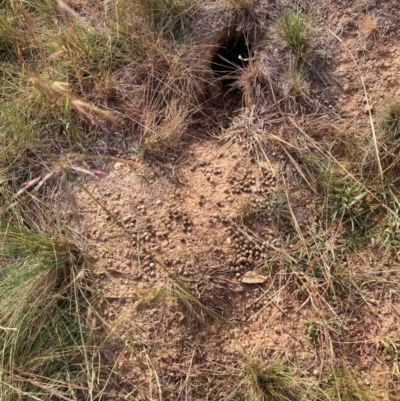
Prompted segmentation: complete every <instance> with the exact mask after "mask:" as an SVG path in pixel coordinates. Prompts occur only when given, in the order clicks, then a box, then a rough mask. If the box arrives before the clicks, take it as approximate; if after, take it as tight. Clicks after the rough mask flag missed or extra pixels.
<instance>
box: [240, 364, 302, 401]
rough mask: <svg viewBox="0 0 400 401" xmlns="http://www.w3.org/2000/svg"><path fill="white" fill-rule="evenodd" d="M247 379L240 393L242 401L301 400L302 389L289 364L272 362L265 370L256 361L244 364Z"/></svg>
mask: <svg viewBox="0 0 400 401" xmlns="http://www.w3.org/2000/svg"><path fill="white" fill-rule="evenodd" d="M244 365H245V368H244V372H245V378H244V380H243V387H242V388H241V389H240V391H239V394H240V396H239V400H241V401H250V400H251V401H253V400H254V401H294V400H297V399H299V398H300V396H301V393H302V391H301V388H300V386H299V385H298V383H297V381H296V377H295V375H294V374H293V373H292V372H291V371H290V369H289V366H288V364H287V363H285V362H284V361H281V360H276V361H273V362H271V364H270V365H269V366H267V367H265V368H262V367H261V366H260V364H259V363H258V362H257V361H255V360H254V359H251V360H247V361H245V362H244Z"/></svg>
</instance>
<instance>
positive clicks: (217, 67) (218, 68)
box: [211, 34, 251, 89]
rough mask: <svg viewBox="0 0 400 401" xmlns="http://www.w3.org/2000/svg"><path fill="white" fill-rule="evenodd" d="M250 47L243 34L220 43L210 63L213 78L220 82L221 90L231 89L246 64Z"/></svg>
mask: <svg viewBox="0 0 400 401" xmlns="http://www.w3.org/2000/svg"><path fill="white" fill-rule="evenodd" d="M250 53H251V46H250V44H249V43H248V41H247V40H246V38H245V36H244V35H243V34H241V35H239V36H235V37H233V38H229V39H227V40H226V42H224V43H222V44H221V45H220V46H219V48H218V50H217V51H216V52H215V54H214V57H213V59H212V61H211V68H212V70H213V73H214V76H215V78H216V79H218V80H219V81H220V82H221V85H222V89H226V88H227V87H231V86H232V84H233V83H234V82H235V81H236V80H237V79H238V78H239V75H240V71H241V69H242V68H244V67H246V66H247V64H248V61H247V60H248V58H249V57H250Z"/></svg>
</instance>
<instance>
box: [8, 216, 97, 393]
mask: <svg viewBox="0 0 400 401" xmlns="http://www.w3.org/2000/svg"><path fill="white" fill-rule="evenodd" d="M1 236H2V238H3V241H2V246H1V250H0V260H1V264H2V269H1V273H0V280H1V284H0V309H1V313H0V326H1V327H0V348H1V350H2V351H1V354H0V396H1V398H2V399H4V400H10V401H12V400H21V399H49V398H50V397H52V396H56V397H59V396H60V397H63V394H69V396H70V397H72V398H76V397H77V396H78V394H83V393H87V394H89V393H91V394H92V395H93V394H94V392H95V389H94V387H93V385H94V384H95V381H96V380H97V379H95V376H93V374H95V371H96V369H97V367H96V366H95V365H97V363H98V362H96V358H97V357H96V352H97V351H96V350H95V349H94V348H93V347H92V346H91V345H89V341H90V336H91V335H93V329H94V326H95V325H96V322H95V321H92V322H87V321H86V320H85V319H84V318H83V311H84V309H83V307H84V306H85V308H86V309H88V308H91V306H90V301H89V299H88V295H89V293H88V288H87V284H86V282H87V271H86V265H87V261H86V257H85V256H84V254H83V253H82V252H81V251H80V250H79V249H78V248H77V247H76V246H75V245H74V244H73V243H72V242H71V241H69V240H68V239H67V238H66V237H64V236H63V235H60V236H58V237H49V236H45V235H42V234H38V233H34V232H31V231H27V230H23V229H16V228H13V227H11V226H9V225H6V224H5V223H4V222H3V223H2V225H1ZM93 324H94V326H93ZM92 358H93V359H92ZM89 359H92V362H93V366H92V367H91V366H90V364H88V360H89ZM92 368H93V370H91V369H92Z"/></svg>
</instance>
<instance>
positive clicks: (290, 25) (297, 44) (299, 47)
mask: <svg viewBox="0 0 400 401" xmlns="http://www.w3.org/2000/svg"><path fill="white" fill-rule="evenodd" d="M278 33H279V36H280V38H281V39H282V40H283V41H284V42H285V43H286V45H287V46H288V47H289V48H290V49H291V50H292V51H293V53H294V55H295V56H296V60H297V62H304V61H305V62H307V61H308V60H309V57H310V55H311V52H312V40H313V39H314V38H315V35H316V31H315V28H314V27H313V25H312V18H311V16H310V15H309V14H306V13H303V12H302V11H300V10H297V11H296V12H285V13H283V14H282V17H281V20H280V21H279V25H278Z"/></svg>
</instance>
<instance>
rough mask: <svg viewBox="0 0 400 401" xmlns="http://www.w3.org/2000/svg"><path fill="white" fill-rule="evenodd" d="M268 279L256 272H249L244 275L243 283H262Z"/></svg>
mask: <svg viewBox="0 0 400 401" xmlns="http://www.w3.org/2000/svg"><path fill="white" fill-rule="evenodd" d="M267 280H268V277H266V276H263V275H261V274H258V273H255V272H247V273H245V274H244V275H243V277H242V283H245V284H262V283H265V282H266V281H267Z"/></svg>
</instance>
